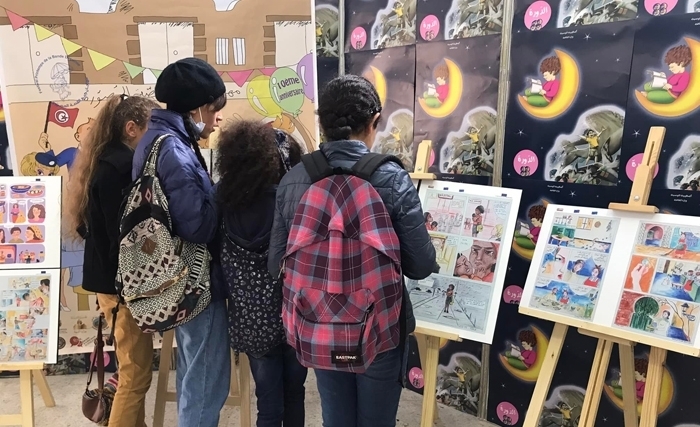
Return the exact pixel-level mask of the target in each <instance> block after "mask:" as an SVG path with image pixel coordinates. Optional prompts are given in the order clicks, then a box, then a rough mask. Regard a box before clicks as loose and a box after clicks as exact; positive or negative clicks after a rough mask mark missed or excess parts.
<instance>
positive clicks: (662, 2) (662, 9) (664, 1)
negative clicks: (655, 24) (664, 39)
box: [644, 0, 678, 16]
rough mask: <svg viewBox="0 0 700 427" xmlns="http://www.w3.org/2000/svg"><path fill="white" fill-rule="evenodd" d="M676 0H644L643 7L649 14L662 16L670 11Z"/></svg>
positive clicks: (676, 2)
mask: <svg viewBox="0 0 700 427" xmlns="http://www.w3.org/2000/svg"><path fill="white" fill-rule="evenodd" d="M677 4H678V0H644V9H646V11H647V13H649V15H653V16H662V15H666V14H667V13H668V12H670V11H672V10H673V8H675V7H676V5H677Z"/></svg>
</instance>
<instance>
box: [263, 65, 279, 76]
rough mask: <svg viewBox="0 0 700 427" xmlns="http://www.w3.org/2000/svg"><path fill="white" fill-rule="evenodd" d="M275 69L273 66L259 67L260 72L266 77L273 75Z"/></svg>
mask: <svg viewBox="0 0 700 427" xmlns="http://www.w3.org/2000/svg"><path fill="white" fill-rule="evenodd" d="M275 71H277V68H275V67H265V68H261V69H260V72H261V73H263V74H265V75H266V76H268V77H269V76H271V75H273V74H274V73H275Z"/></svg>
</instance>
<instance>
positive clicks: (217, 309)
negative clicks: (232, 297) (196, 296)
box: [175, 300, 231, 427]
mask: <svg viewBox="0 0 700 427" xmlns="http://www.w3.org/2000/svg"><path fill="white" fill-rule="evenodd" d="M175 337H176V339H177V410H178V425H179V426H182V427H217V426H218V425H219V413H220V412H221V408H223V407H224V403H226V399H227V398H228V394H229V386H230V382H231V349H230V348H229V346H228V318H227V317H226V302H225V301H223V300H221V301H215V302H212V303H211V304H210V305H209V307H207V308H206V309H205V310H204V311H203V312H201V313H200V314H199V316H197V317H195V318H194V319H192V320H191V321H189V322H187V323H185V324H184V325H182V326H179V327H178V328H177V329H175Z"/></svg>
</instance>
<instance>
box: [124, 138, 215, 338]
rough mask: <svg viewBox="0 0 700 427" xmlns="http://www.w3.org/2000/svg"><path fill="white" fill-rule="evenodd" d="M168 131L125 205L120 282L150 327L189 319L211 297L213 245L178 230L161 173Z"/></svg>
mask: <svg viewBox="0 0 700 427" xmlns="http://www.w3.org/2000/svg"><path fill="white" fill-rule="evenodd" d="M168 136H169V135H162V136H159V137H157V138H156V139H155V141H154V142H153V146H152V148H151V152H150V153H149V155H148V158H147V159H146V162H145V164H144V167H143V171H142V172H141V175H140V177H139V178H137V179H136V181H134V183H133V184H132V185H131V187H130V188H129V189H127V190H126V191H128V195H127V197H126V199H125V200H124V203H125V204H124V205H123V206H122V211H123V212H122V215H121V225H120V235H119V242H120V244H119V268H118V269H117V287H118V289H120V290H121V295H122V297H123V299H124V302H125V304H126V306H127V307H128V308H129V310H131V314H132V315H133V316H134V319H136V323H137V324H138V325H139V327H140V328H141V330H142V331H144V332H162V331H166V330H168V329H172V328H175V327H177V326H180V325H182V324H184V323H187V322H189V321H190V320H192V319H193V318H194V317H195V316H197V315H198V314H199V313H201V312H202V310H204V309H205V308H206V307H207V306H208V305H209V302H210V300H211V290H210V288H209V262H210V261H211V256H210V254H209V251H208V250H207V247H206V245H201V244H194V243H189V242H185V241H182V240H181V239H180V238H179V237H177V236H173V225H172V221H171V218H170V214H169V212H168V201H167V199H166V197H165V194H164V193H163V190H162V188H161V186H160V181H159V180H158V177H157V175H156V161H157V159H158V153H159V152H160V147H161V143H162V142H163V140H165V138H167V137H168Z"/></svg>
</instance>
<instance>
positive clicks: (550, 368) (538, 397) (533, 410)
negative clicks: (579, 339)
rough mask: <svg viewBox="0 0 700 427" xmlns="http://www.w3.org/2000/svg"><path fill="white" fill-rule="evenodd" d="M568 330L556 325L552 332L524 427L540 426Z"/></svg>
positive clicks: (565, 326)
mask: <svg viewBox="0 0 700 427" xmlns="http://www.w3.org/2000/svg"><path fill="white" fill-rule="evenodd" d="M568 330H569V327H568V326H567V325H563V324H561V323H555V324H554V330H553V331H552V336H551V338H550V339H549V345H548V346H547V353H546V354H545V356H544V357H545V359H544V362H543V363H542V367H541V368H540V375H539V378H538V379H537V383H536V384H535V389H534V391H533V393H532V400H530V406H529V407H528V409H527V413H526V414H525V420H524V421H523V427H537V426H538V425H539V422H540V417H541V416H542V407H543V406H544V402H545V401H546V400H547V392H549V386H550V385H551V384H552V378H554V372H555V370H556V368H557V363H558V362H559V356H560V355H561V349H562V348H563V347H564V339H565V338H566V332H567V331H568Z"/></svg>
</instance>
